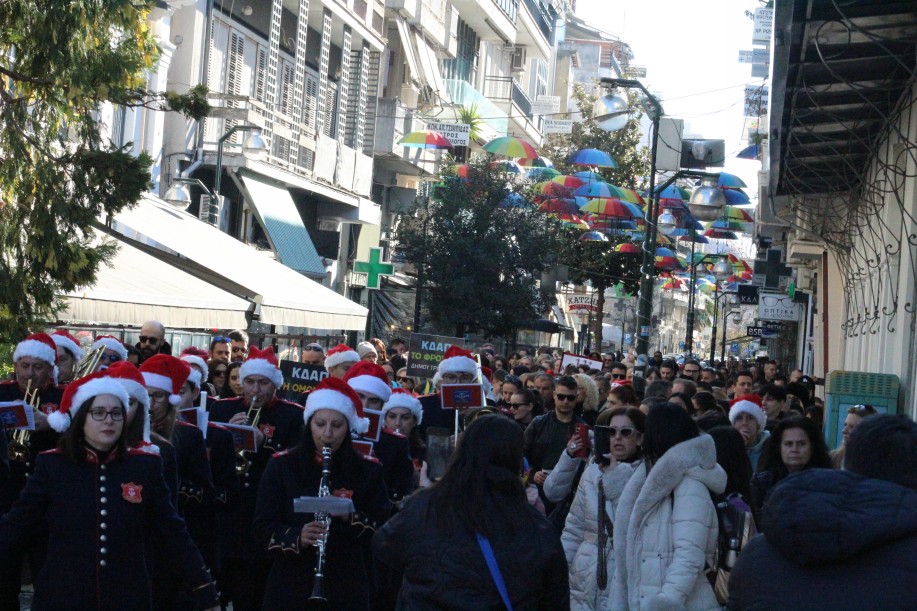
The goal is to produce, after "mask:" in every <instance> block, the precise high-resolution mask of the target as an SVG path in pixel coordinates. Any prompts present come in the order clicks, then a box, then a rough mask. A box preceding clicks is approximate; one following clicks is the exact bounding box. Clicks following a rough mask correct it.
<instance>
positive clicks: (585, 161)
mask: <svg viewBox="0 0 917 611" xmlns="http://www.w3.org/2000/svg"><path fill="white" fill-rule="evenodd" d="M570 163H572V164H573V165H588V166H593V167H597V168H616V167H618V162H617V161H615V160H614V159H612V158H611V155H609V154H608V153H606V152H605V151H600V150H599V149H580V150H578V151H576V152H575V153H573V154H572V155H570Z"/></svg>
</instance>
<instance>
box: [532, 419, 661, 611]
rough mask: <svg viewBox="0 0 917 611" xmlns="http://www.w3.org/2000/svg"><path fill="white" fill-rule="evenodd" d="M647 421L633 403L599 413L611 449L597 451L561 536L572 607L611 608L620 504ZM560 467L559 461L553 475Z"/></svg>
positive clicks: (600, 429)
mask: <svg viewBox="0 0 917 611" xmlns="http://www.w3.org/2000/svg"><path fill="white" fill-rule="evenodd" d="M645 425H646V416H644V415H643V412H641V411H640V410H638V409H636V408H633V407H628V408H625V407H620V408H616V409H612V410H609V411H606V412H604V413H602V414H600V415H599V419H598V427H597V430H598V431H600V433H599V434H601V431H602V430H603V428H604V430H605V431H606V432H608V433H609V441H610V444H609V447H610V450H611V451H610V452H609V453H608V454H604V455H597V454H596V455H595V456H594V457H593V462H592V463H591V464H589V466H587V467H586V469H585V471H583V476H582V477H581V478H580V482H579V488H577V491H576V497H575V498H574V499H573V505H572V506H571V507H570V513H569V514H568V515H567V522H566V525H565V526H564V532H563V534H562V535H561V539H560V540H561V542H562V543H563V545H564V552H565V553H566V555H567V565H568V566H569V567H570V609H571V610H574V611H575V610H582V611H587V610H603V609H609V608H610V602H611V580H612V577H614V572H615V565H614V545H613V542H612V528H613V524H614V522H615V507H616V506H617V504H618V497H620V496H621V492H622V491H623V490H624V486H625V484H627V480H628V479H629V478H630V476H631V475H632V474H633V472H634V469H633V466H632V464H631V463H633V462H634V461H636V460H638V459H639V458H640V456H641V445H642V444H643V431H644V428H645ZM599 427H602V428H599ZM605 427H607V428H605ZM562 460H563V459H562ZM559 466H560V464H559V463H558V467H555V470H554V472H552V473H551V476H552V477H553V476H554V473H555V472H556V471H557V469H558V468H559ZM549 479H550V478H549Z"/></svg>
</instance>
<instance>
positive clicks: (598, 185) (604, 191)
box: [573, 182, 620, 197]
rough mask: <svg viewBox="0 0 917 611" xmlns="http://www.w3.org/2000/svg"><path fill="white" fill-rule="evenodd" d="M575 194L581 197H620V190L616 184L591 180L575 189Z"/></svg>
mask: <svg viewBox="0 0 917 611" xmlns="http://www.w3.org/2000/svg"><path fill="white" fill-rule="evenodd" d="M573 195H577V196H579V197H619V196H620V191H618V188H617V187H616V186H614V185H610V184H608V183H607V182H589V183H586V184H584V185H583V186H581V187H579V188H578V189H577V190H576V191H574V192H573Z"/></svg>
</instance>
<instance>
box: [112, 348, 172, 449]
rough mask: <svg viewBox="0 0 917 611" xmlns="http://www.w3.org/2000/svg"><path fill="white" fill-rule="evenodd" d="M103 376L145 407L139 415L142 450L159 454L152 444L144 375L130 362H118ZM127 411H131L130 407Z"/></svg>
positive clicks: (148, 397) (148, 398) (147, 394)
mask: <svg viewBox="0 0 917 611" xmlns="http://www.w3.org/2000/svg"><path fill="white" fill-rule="evenodd" d="M103 374H104V375H105V376H106V377H109V378H111V379H113V380H115V381H116V382H118V383H119V384H121V386H122V387H123V388H124V390H125V391H126V392H127V396H128V398H130V399H136V400H137V402H139V403H140V405H141V407H143V413H142V414H140V415H139V417H141V418H143V445H142V447H141V448H140V449H142V450H145V451H149V452H152V453H154V454H158V453H159V448H158V447H157V446H155V445H153V444H152V443H151V442H150V393H149V392H147V389H146V381H145V380H144V379H143V374H142V373H140V370H139V369H138V368H137V366H136V365H134V364H133V363H131V362H130V361H118V362H117V363H114V364H113V365H112V366H111V367H109V368H108V369H105V370H104V371H103ZM127 409H128V411H130V406H128V408H127Z"/></svg>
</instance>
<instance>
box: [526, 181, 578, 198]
mask: <svg viewBox="0 0 917 611" xmlns="http://www.w3.org/2000/svg"><path fill="white" fill-rule="evenodd" d="M535 191H537V192H538V193H541V194H542V195H553V196H558V197H572V194H573V189H571V188H570V187H565V186H563V185H562V184H560V183H556V182H553V181H551V180H548V181H545V182H539V183H537V184H536V185H535Z"/></svg>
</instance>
